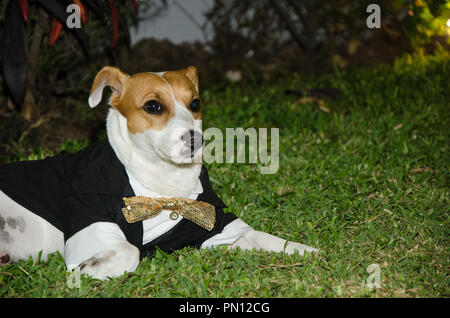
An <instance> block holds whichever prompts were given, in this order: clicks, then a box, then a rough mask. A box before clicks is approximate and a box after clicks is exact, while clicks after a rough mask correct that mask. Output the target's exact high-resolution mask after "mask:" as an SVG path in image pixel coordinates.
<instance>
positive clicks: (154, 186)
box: [0, 67, 316, 279]
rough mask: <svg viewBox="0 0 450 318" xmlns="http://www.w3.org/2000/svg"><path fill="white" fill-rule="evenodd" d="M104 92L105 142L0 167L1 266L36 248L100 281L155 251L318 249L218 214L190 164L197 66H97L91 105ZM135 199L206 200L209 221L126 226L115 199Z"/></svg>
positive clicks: (165, 218) (194, 153)
mask: <svg viewBox="0 0 450 318" xmlns="http://www.w3.org/2000/svg"><path fill="white" fill-rule="evenodd" d="M105 86H110V87H111V88H112V90H113V93H112V95H111V98H110V105H111V106H112V108H111V109H110V112H109V115H108V118H107V136H108V139H107V140H105V141H101V142H99V143H97V144H94V145H91V146H89V147H87V148H85V149H84V150H82V151H81V152H79V153H77V154H74V155H70V154H60V155H58V156H55V157H53V158H49V159H45V160H43V161H36V162H27V163H16V164H10V165H4V166H3V167H1V168H0V263H8V262H10V261H17V260H19V259H24V258H28V257H29V256H32V257H34V258H37V257H38V255H39V253H40V252H41V251H42V259H44V260H45V259H46V257H47V254H49V253H53V252H56V251H59V252H60V253H61V254H63V255H64V257H65V261H66V264H67V268H68V270H71V269H73V268H75V267H77V266H79V267H80V269H81V272H82V273H86V274H89V275H91V276H93V277H96V278H100V279H106V278H107V277H113V276H119V275H121V274H123V273H124V272H133V271H134V270H135V269H136V267H137V266H138V264H139V259H140V257H143V256H145V255H148V254H150V253H152V252H154V250H155V248H156V246H158V247H162V249H163V250H167V251H171V250H174V249H177V248H182V247H184V246H195V247H200V248H210V247H215V246H229V247H231V248H234V247H240V248H243V249H258V250H259V249H261V250H265V251H275V252H282V251H284V252H286V253H289V254H291V253H294V252H295V251H298V252H299V254H303V253H304V252H305V251H307V252H312V251H316V250H315V249H313V248H311V247H309V246H306V245H302V244H299V243H294V242H287V241H286V240H284V239H281V238H278V237H276V236H273V235H270V234H267V233H263V232H260V231H256V230H254V229H253V228H251V227H250V226H249V225H247V224H246V223H244V222H243V221H242V220H240V219H239V218H237V217H236V216H235V215H233V214H231V213H224V212H223V208H224V207H225V205H224V204H223V202H222V201H221V200H220V199H219V198H218V197H217V196H216V195H215V193H214V192H213V190H212V188H211V186H210V184H209V179H208V174H207V171H206V169H205V168H204V167H203V166H202V165H201V161H200V162H198V161H199V160H198V158H199V157H201V149H202V142H203V140H202V135H201V131H199V129H198V127H199V125H198V123H199V121H200V119H201V115H200V109H199V107H200V105H199V93H198V78H197V71H196V69H195V67H188V68H187V69H185V70H180V71H172V72H165V73H140V74H135V75H133V76H128V75H126V74H124V73H122V72H121V71H120V70H118V69H117V68H113V67H105V68H104V69H103V70H102V71H100V72H99V73H98V75H97V77H96V79H95V81H94V84H93V87H92V90H91V95H90V97H89V105H90V106H91V107H95V106H96V105H97V104H99V102H100V101H101V98H102V92H103V89H104V87H105ZM35 170H38V171H35ZM33 173H35V174H33ZM46 178H49V180H50V181H47V180H46ZM56 180H57V181H56ZM34 181H35V182H34ZM66 183H67V184H66ZM42 187H45V188H46V189H41V188H42ZM42 190H43V192H42V193H40V191H42ZM46 191H47V192H46ZM133 195H136V196H145V197H151V198H188V199H194V200H200V201H205V202H208V203H210V204H212V205H214V207H215V209H216V225H215V227H214V229H213V230H212V231H207V230H204V229H201V228H200V227H198V226H197V225H195V224H193V223H192V222H190V221H188V220H186V219H184V218H183V217H181V216H179V217H176V218H175V219H174V218H173V217H172V214H170V213H169V211H163V212H162V213H161V214H159V215H158V216H156V217H153V218H151V219H148V220H145V221H142V222H138V223H134V224H132V225H131V224H127V223H126V222H124V219H123V215H122V214H121V208H122V204H123V203H122V202H121V201H120V200H121V199H122V197H126V196H133ZM119 201H120V204H119V203H118V202H119ZM49 211H50V212H49ZM51 211H53V212H51Z"/></svg>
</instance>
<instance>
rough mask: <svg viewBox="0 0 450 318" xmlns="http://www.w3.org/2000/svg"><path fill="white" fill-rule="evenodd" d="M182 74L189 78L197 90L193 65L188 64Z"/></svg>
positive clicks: (196, 79)
mask: <svg viewBox="0 0 450 318" xmlns="http://www.w3.org/2000/svg"><path fill="white" fill-rule="evenodd" d="M184 75H186V77H187V78H189V79H190V80H191V82H192V84H194V87H195V89H196V90H197V92H198V74H197V68H196V67H195V66H188V67H187V68H186V70H185V72H184Z"/></svg>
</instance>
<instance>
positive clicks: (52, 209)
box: [0, 139, 237, 257]
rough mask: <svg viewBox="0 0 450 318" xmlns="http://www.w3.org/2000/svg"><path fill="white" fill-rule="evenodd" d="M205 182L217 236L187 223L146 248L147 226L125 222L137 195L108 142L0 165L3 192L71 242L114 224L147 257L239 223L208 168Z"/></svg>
mask: <svg viewBox="0 0 450 318" xmlns="http://www.w3.org/2000/svg"><path fill="white" fill-rule="evenodd" d="M200 181H201V183H202V187H203V193H201V194H200V195H199V196H198V198H197V200H200V201H205V202H208V203H211V204H213V205H214V206H215V208H216V224H215V227H214V228H213V230H212V231H207V230H205V229H203V228H202V227H200V226H198V225H196V224H195V223H193V222H191V221H189V220H187V219H182V220H181V221H180V222H179V223H178V224H177V225H175V226H174V227H173V228H172V229H171V230H169V231H168V232H166V233H165V234H163V235H161V236H159V237H158V238H156V239H155V240H153V241H151V242H149V243H147V244H145V245H143V243H142V238H143V226H142V222H136V223H131V224H130V223H128V222H127V221H126V220H125V218H124V216H123V213H122V207H123V206H124V203H123V200H122V198H123V197H127V196H134V192H133V189H132V188H131V185H130V183H129V181H128V176H127V173H126V171H125V167H124V166H123V165H122V163H121V162H120V161H119V159H118V158H117V156H116V154H115V153H114V150H113V149H112V148H111V146H110V144H109V142H108V140H107V139H105V140H102V141H99V142H97V143H94V144H92V145H90V146H88V147H86V148H84V149H83V150H81V151H79V152H77V153H75V154H71V153H68V152H65V151H63V152H61V153H60V154H58V155H56V156H53V157H49V158H46V159H44V160H36V161H22V162H15V163H10V164H4V165H0V190H1V191H3V192H4V193H5V194H6V195H7V196H9V197H10V198H11V199H13V200H14V201H16V202H17V203H19V204H20V205H22V206H23V207H25V208H26V209H28V210H30V211H32V212H33V213H35V214H37V215H39V216H41V217H42V218H44V219H45V220H47V221H48V222H49V223H51V224H52V225H54V226H55V227H56V228H58V229H59V230H61V231H62V232H63V233H64V239H65V241H67V240H68V239H69V238H70V237H71V236H72V235H74V234H75V233H77V232H78V231H80V230H82V229H83V228H85V227H87V226H89V225H91V224H93V223H96V222H113V223H116V224H118V225H119V227H120V229H121V230H122V231H123V233H124V234H125V237H126V239H127V240H128V241H129V242H130V243H131V244H133V245H135V246H136V247H138V248H139V250H140V251H141V257H144V256H146V255H148V254H152V253H153V252H154V251H155V250H156V246H158V248H160V249H161V250H163V251H165V252H170V251H173V250H176V249H180V248H183V247H185V246H191V247H197V248H198V247H200V245H201V244H202V243H203V242H204V241H205V240H207V239H208V238H210V237H212V236H214V235H216V234H218V233H220V232H221V231H222V230H223V228H224V227H225V226H226V225H227V224H228V223H230V222H231V221H233V220H234V219H236V218H237V217H236V216H235V215H234V214H231V213H224V212H223V209H224V208H225V207H226V205H225V204H224V203H223V202H222V200H221V199H220V198H219V197H218V196H217V195H216V194H215V193H214V191H213V189H212V187H211V185H210V183H209V177H208V171H207V170H206V168H205V167H204V166H203V167H202V170H201V174H200Z"/></svg>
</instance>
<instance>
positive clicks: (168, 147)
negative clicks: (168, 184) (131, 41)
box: [89, 66, 203, 164]
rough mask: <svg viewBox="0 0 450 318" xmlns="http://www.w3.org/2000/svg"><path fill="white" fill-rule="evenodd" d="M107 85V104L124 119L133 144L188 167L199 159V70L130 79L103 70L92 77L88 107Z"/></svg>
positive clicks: (97, 100)
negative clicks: (109, 94) (109, 89)
mask: <svg viewBox="0 0 450 318" xmlns="http://www.w3.org/2000/svg"><path fill="white" fill-rule="evenodd" d="M105 86H109V87H111V89H112V94H111V97H110V100H109V104H110V105H111V106H112V107H114V108H115V109H116V110H117V111H119V112H120V114H122V115H123V116H124V117H125V118H126V120H127V127H128V130H127V132H128V133H129V135H130V139H131V141H132V142H133V143H134V146H135V147H137V148H138V149H140V150H141V151H142V152H144V153H148V154H149V156H150V155H152V156H153V155H154V154H157V155H158V156H159V157H160V158H162V159H164V160H169V161H171V162H174V163H177V164H180V163H190V162H193V161H194V159H195V158H197V157H198V156H199V155H201V149H202V144H203V136H202V133H201V112H200V95H199V91H198V76H197V69H196V68H195V67H194V66H189V67H188V68H186V69H183V70H178V71H168V72H161V73H138V74H134V75H132V76H129V75H127V74H125V73H123V72H122V71H121V70H119V69H118V68H116V67H111V66H106V67H104V68H103V69H102V70H101V71H100V72H99V73H98V74H97V76H96V77H95V80H94V84H93V85H92V89H91V94H90V96H89V106H90V107H91V108H92V107H95V106H97V105H98V104H99V103H100V101H101V99H102V93H103V89H104V88H105Z"/></svg>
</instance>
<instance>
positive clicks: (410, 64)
mask: <svg viewBox="0 0 450 318" xmlns="http://www.w3.org/2000/svg"><path fill="white" fill-rule="evenodd" d="M449 78H450V67H449V55H448V53H445V52H440V53H438V54H436V55H434V56H426V57H424V56H420V55H419V56H406V57H404V58H402V59H400V60H398V61H397V62H396V63H395V64H394V65H393V66H379V67H376V68H374V69H370V70H362V71H356V72H352V73H349V74H345V73H335V74H332V75H328V76H325V77H322V78H320V79H319V80H316V81H309V80H306V79H303V78H301V77H300V76H295V75H293V76H292V77H291V78H285V79H280V82H279V83H278V84H270V85H269V84H267V85H263V86H260V87H251V86H250V87H240V86H238V85H229V86H228V87H227V88H226V89H223V90H220V91H214V90H210V91H206V92H203V105H206V106H205V108H204V109H205V111H204V127H203V128H204V129H205V128H207V127H219V128H221V129H225V128H226V127H244V128H247V127H256V128H258V127H278V128H280V168H279V170H278V172H277V173H276V174H273V175H262V174H260V172H259V169H258V166H257V165H256V164H245V165H244V164H226V163H223V164H216V163H215V164H209V165H208V166H209V171H210V176H211V182H212V185H213V187H214V188H215V190H216V192H217V193H218V194H219V195H220V196H221V198H222V199H223V200H224V201H225V203H226V204H227V205H228V206H229V209H228V210H229V211H232V212H234V213H236V214H237V215H238V216H239V217H241V218H242V219H243V220H244V221H246V222H247V223H249V224H250V225H251V226H253V227H254V228H255V229H258V230H262V231H267V232H270V233H272V234H274V235H278V236H281V237H283V238H286V239H289V240H292V241H298V242H301V243H304V244H308V245H311V246H314V247H318V248H320V249H321V253H320V254H319V255H317V256H313V257H311V256H308V257H300V256H298V255H294V256H286V255H283V254H276V253H261V252H244V251H234V252H230V251H226V250H223V249H215V250H195V249H188V248H187V249H183V250H180V251H177V252H175V253H173V254H170V255H166V254H163V253H159V252H158V253H157V254H156V255H155V256H154V257H153V258H146V259H144V261H143V262H142V263H141V265H140V266H139V267H138V269H137V272H136V273H135V274H126V275H124V276H123V277H121V278H116V279H112V280H110V281H107V282H100V281H97V280H94V279H90V278H88V277H83V279H82V282H81V288H79V289H77V288H75V289H69V288H68V287H67V285H66V279H67V274H66V272H65V266H64V262H63V259H62V257H61V256H60V255H53V256H52V257H51V258H50V260H49V262H47V263H43V262H34V261H33V260H31V259H29V260H27V261H21V262H19V263H18V264H13V265H8V266H4V267H2V268H1V269H0V272H1V273H0V296H1V297H442V296H445V297H449V296H450V291H449V237H450V235H449V154H448V147H449V131H450V130H449V127H450V112H449V110H450V92H449V85H448V79H449ZM317 86H334V87H336V88H338V89H339V90H340V91H341V92H342V94H341V96H340V97H339V99H338V100H335V101H328V102H327V107H328V108H329V109H330V112H324V111H322V110H320V109H319V107H318V106H317V105H316V104H315V103H306V104H299V103H296V100H297V99H298V98H295V97H292V96H287V95H285V94H284V90H285V89H287V88H290V89H294V88H296V89H299V88H312V87H317ZM64 147H65V148H66V149H71V148H73V146H70V145H69V144H67V145H65V146H64ZM75 148H76V147H75ZM37 157H39V156H37ZM373 263H376V264H379V265H380V268H381V285H382V287H381V288H379V289H368V288H367V287H366V286H365V285H364V282H365V280H366V279H367V278H368V276H369V274H368V273H367V272H366V269H367V266H368V265H370V264H373Z"/></svg>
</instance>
